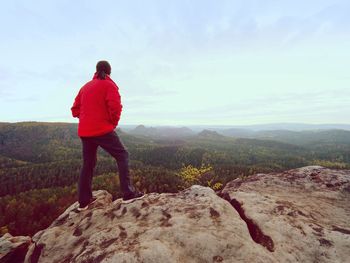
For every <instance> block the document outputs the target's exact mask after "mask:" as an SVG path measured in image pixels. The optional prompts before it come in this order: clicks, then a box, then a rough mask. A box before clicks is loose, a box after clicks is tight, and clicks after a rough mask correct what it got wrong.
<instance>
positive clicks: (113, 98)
mask: <svg viewBox="0 0 350 263" xmlns="http://www.w3.org/2000/svg"><path fill="white" fill-rule="evenodd" d="M118 90H119V88H118V86H117V85H109V86H108V89H107V95H106V103H107V109H108V113H109V119H110V121H111V123H112V124H113V125H114V126H117V125H118V122H119V119H120V114H121V113H122V109H123V106H122V104H121V98H120V94H119V91H118Z"/></svg>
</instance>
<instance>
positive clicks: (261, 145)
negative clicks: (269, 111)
mask: <svg viewBox="0 0 350 263" xmlns="http://www.w3.org/2000/svg"><path fill="white" fill-rule="evenodd" d="M76 130H77V125H76V124H71V123H37V122H23V123H0V236H1V235H3V234H4V233H6V232H10V233H11V234H12V235H33V234H35V233H36V232H37V231H38V230H40V229H43V228H46V227H47V226H49V225H50V223H51V222H52V221H53V220H54V219H55V218H56V217H57V216H58V215H60V214H61V213H62V212H63V211H64V210H65V209H66V208H67V207H68V206H69V205H71V204H72V203H73V202H75V201H76V200H77V196H76V195H77V189H76V183H77V180H78V177H79V173H80V168H81V162H82V161H81V142H80V139H79V137H78V136H77V132H76ZM179 131H180V132H179ZM117 133H118V135H119V136H120V137H121V139H122V141H123V143H124V144H125V146H126V147H127V148H128V151H129V153H130V158H131V161H130V169H131V174H132V177H133V181H134V184H135V186H136V187H137V188H138V189H139V190H141V191H144V192H146V193H149V192H159V193H161V192H176V191H179V190H182V189H184V188H186V187H188V186H190V185H192V184H201V185H204V186H209V187H211V188H213V189H214V190H220V189H221V188H222V187H223V186H224V185H225V184H226V183H227V182H228V181H231V180H233V179H235V178H237V177H241V178H244V177H247V176H249V175H251V174H254V173H260V172H280V171H283V170H287V169H291V168H297V167H302V166H306V165H322V166H325V167H331V168H337V169H349V168H350V132H349V131H345V130H319V131H305V132H292V131H277V130H276V131H262V132H254V133H247V134H242V131H239V133H237V131H232V130H231V131H225V132H217V131H209V130H204V131H201V132H199V133H195V132H190V131H189V130H188V129H184V128H181V129H180V128H179V130H174V129H173V130H169V129H165V130H156V129H147V128H145V127H136V128H135V129H133V130H128V131H127V132H126V131H124V130H118V131H117ZM169 134H171V136H168V135H169ZM237 134H239V136H238V135H237ZM93 188H94V189H105V190H107V191H109V192H110V193H111V194H112V195H113V198H119V197H120V196H121V193H120V189H119V179H118V176H117V167H116V163H115V160H114V159H113V158H111V157H110V156H108V154H106V153H105V152H103V151H102V150H99V154H98V162H97V166H96V169H95V177H94V180H93Z"/></svg>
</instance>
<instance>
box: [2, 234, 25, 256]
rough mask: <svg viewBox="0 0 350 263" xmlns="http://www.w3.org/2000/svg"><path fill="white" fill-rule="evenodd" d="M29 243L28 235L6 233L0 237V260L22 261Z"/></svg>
mask: <svg viewBox="0 0 350 263" xmlns="http://www.w3.org/2000/svg"><path fill="white" fill-rule="evenodd" d="M30 244H31V238H30V237H28V236H12V235H11V234H9V233H6V234H5V235H3V236H2V237H0V262H1V263H7V262H8V263H13V262H23V260H24V257H25V256H26V253H27V251H28V246H29V245H30Z"/></svg>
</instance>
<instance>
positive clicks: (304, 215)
mask: <svg viewBox="0 0 350 263" xmlns="http://www.w3.org/2000/svg"><path fill="white" fill-rule="evenodd" d="M221 196H223V197H224V198H226V199H227V200H229V201H230V202H231V204H232V205H233V206H234V207H235V208H236V209H237V211H239V212H240V214H241V216H242V218H244V220H245V221H246V222H247V225H248V226H249V228H250V229H251V231H250V232H251V234H252V236H253V237H254V238H255V239H256V240H257V242H261V243H262V244H264V243H265V244H264V245H265V246H266V247H269V246H270V250H271V251H273V253H272V254H273V257H274V258H275V259H276V260H277V261H278V262H350V171H344V170H343V171H342V170H339V171H338V170H330V169H326V168H323V167H320V166H308V167H304V168H300V169H294V170H289V171H286V172H284V173H281V174H277V173H273V174H257V175H255V176H251V177H248V178H246V179H244V180H242V179H236V180H234V181H232V182H230V183H229V184H227V185H226V187H225V188H224V189H223V191H222V193H221ZM256 227H258V229H256ZM263 235H266V236H268V237H269V238H271V240H269V239H268V238H267V239H266V238H264V236H263ZM269 242H273V246H271V244H269Z"/></svg>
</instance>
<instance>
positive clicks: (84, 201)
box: [78, 138, 98, 207]
mask: <svg viewBox="0 0 350 263" xmlns="http://www.w3.org/2000/svg"><path fill="white" fill-rule="evenodd" d="M81 141H82V144H83V167H82V169H81V173H80V177H79V185H78V195H79V203H80V206H81V207H84V206H86V205H88V204H89V202H90V200H91V199H92V190H91V181H92V177H93V173H94V168H95V165H96V158H97V147H98V145H97V144H96V143H94V142H93V140H92V138H81Z"/></svg>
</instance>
